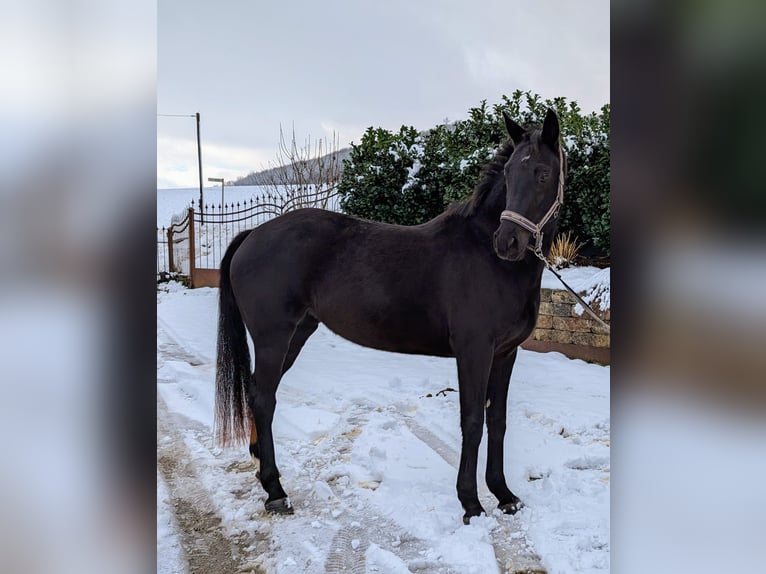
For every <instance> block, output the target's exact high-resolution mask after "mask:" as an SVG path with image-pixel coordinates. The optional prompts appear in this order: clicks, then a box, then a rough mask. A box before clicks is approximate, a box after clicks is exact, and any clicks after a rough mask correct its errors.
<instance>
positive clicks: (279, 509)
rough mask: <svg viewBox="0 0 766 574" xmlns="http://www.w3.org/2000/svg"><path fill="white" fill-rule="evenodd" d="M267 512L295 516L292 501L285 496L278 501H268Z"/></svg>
mask: <svg viewBox="0 0 766 574" xmlns="http://www.w3.org/2000/svg"><path fill="white" fill-rule="evenodd" d="M266 512H268V513H269V514H293V512H295V511H294V510H293V505H292V504H290V499H289V498H288V497H287V496H285V497H284V498H277V499H276V500H267V501H266Z"/></svg>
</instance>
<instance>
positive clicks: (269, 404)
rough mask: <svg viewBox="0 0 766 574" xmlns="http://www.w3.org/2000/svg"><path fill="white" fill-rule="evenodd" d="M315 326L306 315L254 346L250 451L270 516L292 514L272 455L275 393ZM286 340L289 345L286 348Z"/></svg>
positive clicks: (316, 324)
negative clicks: (265, 495) (272, 514)
mask: <svg viewBox="0 0 766 574" xmlns="http://www.w3.org/2000/svg"><path fill="white" fill-rule="evenodd" d="M318 324H319V323H318V321H317V320H316V319H314V318H313V317H310V316H308V315H307V316H306V317H304V318H303V319H302V320H301V322H300V323H299V324H298V325H297V327H295V328H292V327H291V328H287V327H285V328H284V329H282V330H280V332H281V333H282V335H281V336H280V334H279V332H275V331H272V332H270V333H269V337H268V343H264V344H258V342H256V345H255V346H256V351H255V355H256V356H255V364H256V369H255V373H254V374H253V377H252V379H251V383H250V396H249V403H250V409H251V412H252V415H253V419H252V421H253V422H252V424H251V426H250V447H249V450H250V455H251V457H252V458H253V459H254V462H256V467H259V466H260V469H259V470H258V471H256V476H257V477H258V478H260V480H261V484H262V485H263V488H264V490H266V492H267V494H268V499H267V501H266V510H268V511H269V512H273V513H285V514H291V513H292V507H291V506H290V503H289V501H288V499H287V495H286V494H285V491H284V490H283V488H282V485H281V483H280V481H279V478H280V474H279V470H278V469H277V466H276V458H275V455H274V439H273V435H272V429H271V425H272V422H273V418H274V410H275V408H276V391H277V387H278V386H279V381H280V380H281V378H282V375H284V373H286V372H287V371H288V370H289V369H290V367H291V366H292V365H293V363H294V362H295V360H296V359H297V357H298V354H299V353H300V351H301V349H302V348H303V345H304V344H305V343H306V341H307V340H308V338H309V337H310V336H311V335H312V333H314V331H316V329H317V326H318ZM285 333H286V334H287V336H286V337H285V336H284V335H285ZM285 340H287V341H289V343H287V344H286V345H285V344H284V342H285Z"/></svg>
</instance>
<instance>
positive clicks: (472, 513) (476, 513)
mask: <svg viewBox="0 0 766 574" xmlns="http://www.w3.org/2000/svg"><path fill="white" fill-rule="evenodd" d="M482 514H486V513H485V512H484V509H483V508H480V509H479V510H478V511H475V510H472V511H470V512H466V513H465V514H464V515H463V524H470V523H471V518H473V517H474V516H480V515H482Z"/></svg>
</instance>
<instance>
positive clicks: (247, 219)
mask: <svg viewBox="0 0 766 574" xmlns="http://www.w3.org/2000/svg"><path fill="white" fill-rule="evenodd" d="M306 207H318V208H322V209H329V210H332V211H338V210H339V197H338V194H337V192H336V190H335V188H334V187H333V188H327V187H322V186H312V185H309V186H303V187H299V188H293V189H288V190H286V191H285V192H284V193H267V194H265V195H263V196H261V197H256V198H252V199H250V200H249V201H245V202H237V203H225V204H220V203H219V204H218V205H216V204H209V203H207V204H204V205H200V204H199V202H195V201H192V202H191V203H190V207H189V208H188V209H187V211H186V213H185V214H184V215H182V216H178V217H175V218H174V221H173V222H172V223H171V225H170V226H168V227H167V228H166V227H161V228H157V281H158V282H160V281H166V280H169V279H173V278H185V279H188V280H189V282H190V283H191V284H192V286H200V285H203V284H215V285H217V277H218V276H217V272H218V267H219V265H220V263H221V259H222V258H223V255H224V253H225V252H226V248H227V247H228V245H229V243H230V242H231V240H232V239H233V238H234V237H235V236H236V235H237V234H238V233H239V232H241V231H244V230H247V229H253V228H254V227H257V226H258V225H262V224H263V223H265V222H266V221H268V220H270V219H273V218H274V217H277V216H279V215H281V214H283V213H286V212H288V211H293V210H295V209H302V208H306Z"/></svg>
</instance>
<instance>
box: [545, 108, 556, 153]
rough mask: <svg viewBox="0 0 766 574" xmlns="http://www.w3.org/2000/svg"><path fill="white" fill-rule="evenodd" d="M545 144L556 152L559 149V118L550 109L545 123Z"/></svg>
mask: <svg viewBox="0 0 766 574" xmlns="http://www.w3.org/2000/svg"><path fill="white" fill-rule="evenodd" d="M542 138H543V143H546V144H548V146H549V147H550V148H551V149H553V150H554V151H555V150H558V149H559V118H558V116H557V115H556V112H554V111H553V110H552V109H550V108H548V112H547V113H546V114H545V121H544V122H543V134H542Z"/></svg>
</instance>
